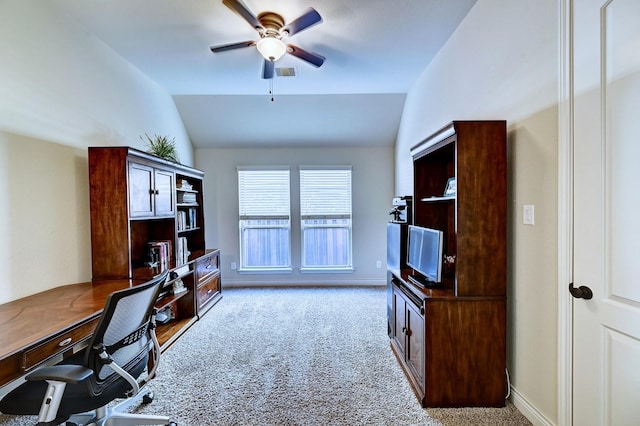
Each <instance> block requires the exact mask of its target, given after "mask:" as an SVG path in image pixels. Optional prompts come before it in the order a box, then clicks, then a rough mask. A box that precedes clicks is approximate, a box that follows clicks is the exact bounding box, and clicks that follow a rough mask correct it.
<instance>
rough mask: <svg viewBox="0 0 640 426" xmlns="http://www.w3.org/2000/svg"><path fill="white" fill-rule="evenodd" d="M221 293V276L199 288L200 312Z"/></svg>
mask: <svg viewBox="0 0 640 426" xmlns="http://www.w3.org/2000/svg"><path fill="white" fill-rule="evenodd" d="M218 293H220V275H216V276H214V277H213V278H212V279H211V280H209V281H207V282H206V283H204V284H202V285H199V286H198V294H197V297H198V310H200V309H201V308H202V307H203V306H204V305H206V304H207V302H209V300H211V299H212V298H213V297H214V296H215V295H217V294H218Z"/></svg>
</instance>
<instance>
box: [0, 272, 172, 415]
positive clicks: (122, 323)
mask: <svg viewBox="0 0 640 426" xmlns="http://www.w3.org/2000/svg"><path fill="white" fill-rule="evenodd" d="M166 278H167V272H164V273H162V274H161V275H159V276H157V277H155V278H154V279H152V280H150V281H148V282H146V283H144V284H141V285H138V286H134V287H129V288H126V289H124V290H120V291H116V292H114V293H112V294H111V295H110V296H109V297H108V299H107V302H106V304H105V307H104V310H103V312H102V316H101V318H100V321H99V322H98V325H97V326H96V329H95V331H94V333H93V335H92V337H91V338H90V340H89V345H88V346H87V348H86V349H85V350H84V351H80V352H78V353H77V354H75V355H73V356H72V357H70V358H68V359H66V360H64V361H62V362H61V363H59V364H56V365H52V366H46V367H41V368H39V369H37V370H35V371H33V372H32V373H30V374H28V375H27V376H26V377H25V379H26V382H25V383H23V384H21V385H20V386H18V387H17V388H16V389H14V390H12V391H11V392H9V393H8V394H7V395H5V397H4V398H3V399H2V401H0V412H2V413H5V414H19V415H37V416H38V423H37V424H36V426H54V425H59V424H62V423H64V422H67V421H69V422H68V423H66V424H67V425H80V424H83V425H86V424H91V425H94V424H95V425H98V426H99V425H140V424H144V425H152V424H154V425H175V423H173V422H172V421H171V420H170V419H169V417H165V416H146V415H137V414H130V413H125V412H123V411H124V410H125V409H126V408H127V407H129V406H130V405H132V404H133V403H134V402H136V401H138V400H139V399H140V398H143V402H145V403H148V402H151V400H152V399H153V396H152V395H151V394H150V393H149V392H148V389H146V387H144V385H145V384H146V383H147V382H148V381H149V380H150V379H152V378H153V376H154V375H155V372H156V368H157V365H158V361H159V357H160V345H159V344H158V340H157V339H156V336H155V331H154V329H155V318H154V314H155V312H154V303H155V302H156V299H157V297H158V294H159V292H160V290H161V289H162V287H163V284H164V283H165V281H166ZM150 357H151V359H150ZM145 370H147V374H146V375H145V374H143V373H144V372H145ZM121 398H125V399H124V401H121V402H120V403H119V404H115V403H113V401H114V400H116V399H121Z"/></svg>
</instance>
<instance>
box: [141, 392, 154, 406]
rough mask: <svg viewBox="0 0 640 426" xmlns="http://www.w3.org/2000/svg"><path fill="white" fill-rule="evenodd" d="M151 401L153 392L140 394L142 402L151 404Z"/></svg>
mask: <svg viewBox="0 0 640 426" xmlns="http://www.w3.org/2000/svg"><path fill="white" fill-rule="evenodd" d="M152 402H153V392H149V393H147V394H145V395H143V396H142V403H143V404H151V403H152Z"/></svg>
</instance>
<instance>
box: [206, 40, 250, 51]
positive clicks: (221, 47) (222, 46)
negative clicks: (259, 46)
mask: <svg viewBox="0 0 640 426" xmlns="http://www.w3.org/2000/svg"><path fill="white" fill-rule="evenodd" d="M255 44H256V42H255V41H253V40H249V41H242V42H240V43H229V44H220V45H218V46H211V47H209V49H211V51H212V52H213V53H218V52H224V51H225V50H233V49H240V48H242V47H251V46H255Z"/></svg>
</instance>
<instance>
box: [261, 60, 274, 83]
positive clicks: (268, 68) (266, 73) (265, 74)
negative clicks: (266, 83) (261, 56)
mask: <svg viewBox="0 0 640 426" xmlns="http://www.w3.org/2000/svg"><path fill="white" fill-rule="evenodd" d="M274 68H275V62H273V61H269V60H268V59H265V60H264V65H263V67H262V78H264V79H265V80H269V79H272V78H273V70H274Z"/></svg>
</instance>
